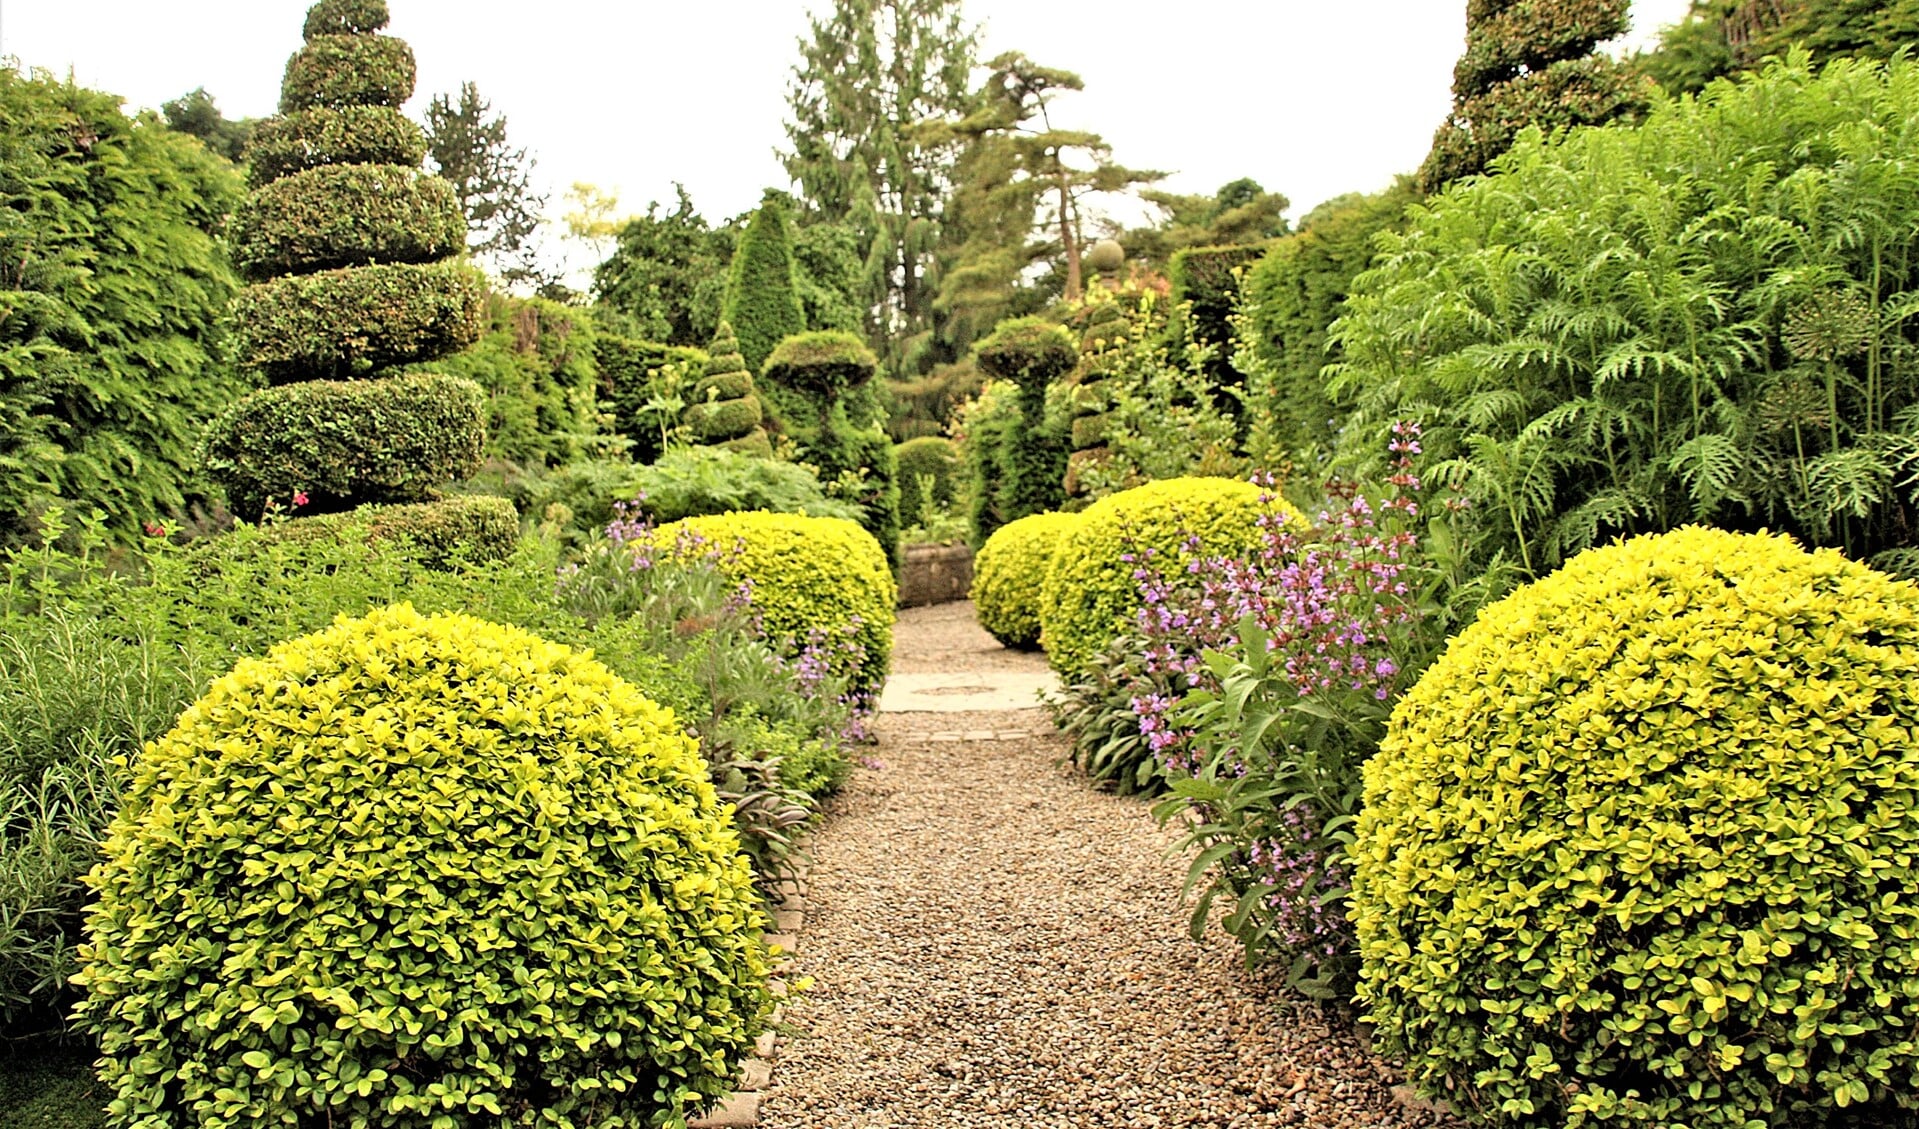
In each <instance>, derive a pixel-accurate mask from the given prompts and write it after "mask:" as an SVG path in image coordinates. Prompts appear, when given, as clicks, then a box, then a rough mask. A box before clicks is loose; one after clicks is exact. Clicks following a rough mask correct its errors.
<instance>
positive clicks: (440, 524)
mask: <svg viewBox="0 0 1919 1129" xmlns="http://www.w3.org/2000/svg"><path fill="white" fill-rule="evenodd" d="M342 536H347V537H352V538H353V539H354V540H356V541H393V540H402V539H403V540H405V541H407V542H408V543H409V544H408V555H409V558H410V559H412V560H417V561H419V562H420V563H421V564H423V565H425V566H426V567H428V568H431V569H441V570H444V569H447V568H449V567H451V566H452V564H453V562H454V561H456V560H461V561H466V562H470V563H477V562H481V561H497V560H505V559H506V558H507V557H510V556H512V555H513V550H514V549H515V548H516V547H517V546H518V545H519V542H520V514H519V511H518V510H516V509H514V508H513V503H512V502H511V501H509V500H508V499H506V498H501V497H497V496H494V495H490V494H480V495H469V496H462V497H457V498H443V499H441V500H439V501H437V502H414V503H411V504H408V505H401V506H361V507H359V508H358V509H353V510H348V511H346V512H345V513H335V514H327V515H325V516H322V517H315V518H309V519H307V520H306V521H281V522H275V523H273V524H272V525H268V526H266V527H264V534H263V537H262V538H261V541H263V542H264V543H266V544H274V543H279V542H286V541H318V540H332V539H336V538H339V537H342ZM226 540H228V538H220V537H215V538H210V539H208V541H207V542H205V544H206V546H207V548H206V550H205V551H206V552H207V553H208V554H209V555H210V556H213V557H216V558H217V557H219V556H220V555H221V553H222V547H221V546H222V543H223V542H224V541H226ZM248 543H249V544H259V543H261V542H255V541H249V542H248Z"/></svg>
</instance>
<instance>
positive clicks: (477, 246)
mask: <svg viewBox="0 0 1919 1129" xmlns="http://www.w3.org/2000/svg"><path fill="white" fill-rule="evenodd" d="M492 111H493V107H492V106H491V105H490V104H489V103H488V102H487V101H486V99H484V98H482V97H480V90H479V87H477V86H475V85H474V84H473V83H470V82H467V83H462V84H461V85H460V96H459V100H458V101H457V102H455V101H453V100H451V99H449V98H448V97H447V96H446V95H444V94H435V95H434V96H433V100H432V101H431V102H429V103H428V104H427V108H426V156H427V162H428V166H427V167H428V168H430V169H432V170H433V171H434V172H435V173H438V174H439V175H440V176H442V177H444V178H445V179H446V181H447V183H449V184H451V185H453V193H454V195H455V196H456V197H458V199H459V201H460V210H461V211H463V212H465V213H466V226H467V249H468V250H469V251H471V252H472V253H473V254H474V256H475V257H477V258H480V259H482V260H485V261H486V262H487V263H488V264H489V265H491V266H492V268H493V270H494V271H495V272H496V273H498V275H499V276H500V277H501V278H502V279H504V280H506V281H507V282H510V283H511V282H532V283H538V282H541V281H544V279H545V274H544V272H542V271H541V269H540V266H539V263H538V258H537V255H536V251H535V248H534V246H533V236H534V234H535V233H537V232H538V231H539V229H540V213H541V212H542V211H544V210H545V208H546V197H544V196H541V195H539V194H538V193H536V192H534V191H533V188H532V183H531V177H532V174H533V164H534V162H533V159H532V158H531V157H529V156H528V155H527V151H526V150H525V149H516V148H514V147H513V146H511V145H510V144H508V142H507V139H506V117H505V115H503V114H495V113H493V112H492Z"/></svg>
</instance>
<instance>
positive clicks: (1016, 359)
mask: <svg viewBox="0 0 1919 1129" xmlns="http://www.w3.org/2000/svg"><path fill="white" fill-rule="evenodd" d="M976 355H977V356H978V357H979V367H980V369H981V370H982V371H984V372H985V373H986V375H988V376H990V377H993V378H994V379H997V380H1010V381H1012V382H1013V383H1015V384H1017V385H1019V387H1020V391H1021V392H1023V393H1027V394H1029V395H1030V394H1032V393H1034V392H1035V391H1036V390H1037V392H1038V394H1039V395H1041V396H1044V395H1045V394H1046V386H1047V385H1049V384H1051V383H1052V382H1053V381H1055V380H1058V379H1059V378H1060V377H1062V376H1065V375H1066V374H1067V373H1069V372H1071V371H1073V366H1074V365H1075V364H1078V363H1079V350H1078V349H1077V348H1075V347H1074V345H1073V337H1072V335H1071V334H1069V333H1067V332H1066V330H1064V329H1062V328H1061V327H1059V326H1057V325H1055V324H1053V323H1052V322H1049V321H1046V320H1045V319H1043V318H1014V319H1013V320H1011V321H1004V322H1001V323H1000V324H999V325H998V327H996V328H995V329H994V330H993V333H992V335H991V336H989V337H988V338H987V339H986V340H984V341H982V342H980V343H979V345H978V346H977V347H976Z"/></svg>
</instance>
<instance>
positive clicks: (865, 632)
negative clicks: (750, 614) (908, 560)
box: [653, 510, 899, 699]
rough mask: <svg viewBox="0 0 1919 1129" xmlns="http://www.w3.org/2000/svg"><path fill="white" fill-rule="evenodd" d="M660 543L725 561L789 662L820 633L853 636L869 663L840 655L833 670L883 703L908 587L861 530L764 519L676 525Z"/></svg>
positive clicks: (831, 522) (723, 517) (827, 522)
mask: <svg viewBox="0 0 1919 1129" xmlns="http://www.w3.org/2000/svg"><path fill="white" fill-rule="evenodd" d="M653 543H654V544H655V545H657V546H660V547H661V548H663V549H665V550H667V551H670V552H676V553H686V554H690V555H693V556H703V555H707V554H711V553H717V554H718V555H719V560H720V567H721V570H722V571H723V572H725V573H726V574H727V575H728V576H730V577H732V578H733V579H735V580H751V581H752V582H753V606H754V608H755V609H756V610H757V611H758V612H759V613H760V615H761V616H762V618H763V619H764V621H765V624H766V630H767V634H768V635H769V636H770V637H771V638H773V639H775V640H779V641H781V642H782V643H783V645H784V646H785V649H786V651H787V652H788V653H789V654H797V653H798V650H799V648H800V647H801V646H804V645H805V644H806V642H807V637H808V634H809V633H810V632H812V631H813V630H814V629H816V628H818V629H821V630H824V631H827V632H829V633H831V634H835V635H837V634H839V633H841V632H849V631H850V633H851V635H852V638H853V639H855V640H856V641H857V642H859V644H860V645H861V646H862V647H863V648H864V650H865V657H864V659H863V660H862V661H858V662H855V661H854V660H853V659H852V658H850V657H848V656H844V655H840V654H837V653H835V654H833V655H831V656H830V657H829V660H828V661H829V665H830V666H831V667H832V669H833V670H834V672H835V673H837V674H841V675H844V676H846V677H847V678H849V679H850V680H851V681H852V683H853V688H854V689H855V690H856V691H858V692H861V693H870V694H872V695H873V696H874V697H875V698H876V699H877V697H878V695H879V690H880V687H881V685H883V684H884V683H885V681H886V670H887V665H888V663H890V662H891V661H892V655H893V620H894V618H895V616H896V609H897V607H898V605H899V588H898V586H897V585H896V584H895V583H894V580H893V572H892V569H891V567H890V566H889V564H888V561H887V553H886V552H885V550H883V549H881V548H880V543H879V542H878V541H876V540H874V539H873V535H872V534H870V533H868V532H867V531H866V530H864V529H861V528H860V527H859V525H858V523H856V522H851V521H848V520H846V519H845V518H837V517H804V516H802V515H799V514H775V513H767V512H765V511H762V510H755V511H752V512H749V513H731V514H715V515H711V516H706V517H690V518H684V519H682V520H680V521H675V522H669V523H668V524H666V525H662V526H660V527H659V528H658V529H657V530H654V532H653Z"/></svg>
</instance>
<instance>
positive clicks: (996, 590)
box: [970, 513, 1079, 650]
mask: <svg viewBox="0 0 1919 1129" xmlns="http://www.w3.org/2000/svg"><path fill="white" fill-rule="evenodd" d="M1078 523H1079V515H1078V514H1069V513H1045V514H1028V515H1027V516H1025V517H1023V518H1020V519H1019V520H1018V521H1011V522H1007V523H1006V524H1005V525H1002V526H1000V527H999V528H998V529H997V530H995V531H994V532H993V535H992V536H991V537H989V538H987V539H986V544H984V545H982V546H980V551H979V555H978V556H977V557H975V558H974V560H973V590H972V592H971V593H970V598H971V599H972V601H973V610H974V613H975V614H976V615H977V616H978V617H979V625H980V626H981V627H984V628H985V629H986V631H987V633H988V634H990V635H992V637H993V638H995V639H998V640H999V641H1000V642H1001V643H1003V644H1005V645H1006V646H1008V647H1016V648H1019V649H1020V650H1031V649H1033V648H1035V647H1038V646H1039V632H1040V623H1039V606H1040V593H1041V590H1042V588H1043V587H1044V585H1045V582H1046V570H1047V567H1048V566H1049V565H1051V564H1052V562H1053V552H1054V550H1056V549H1058V548H1059V543H1060V540H1061V539H1062V538H1064V537H1065V536H1066V531H1067V530H1069V529H1071V528H1072V527H1073V526H1075V525H1077V524H1078Z"/></svg>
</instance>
